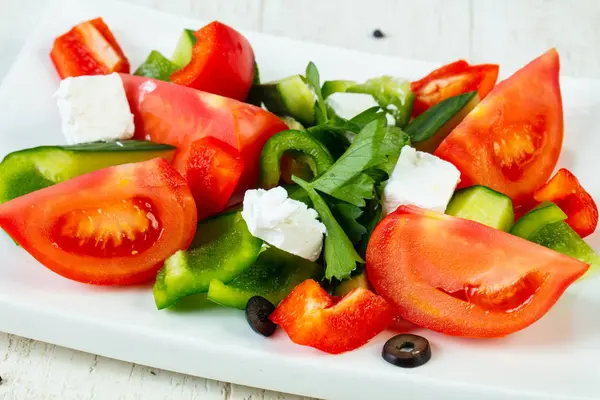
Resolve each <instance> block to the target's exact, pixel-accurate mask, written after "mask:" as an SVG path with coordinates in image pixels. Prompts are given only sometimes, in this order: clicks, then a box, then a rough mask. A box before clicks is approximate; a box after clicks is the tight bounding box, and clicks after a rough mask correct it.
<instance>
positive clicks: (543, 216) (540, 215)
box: [510, 201, 567, 240]
mask: <svg viewBox="0 0 600 400" xmlns="http://www.w3.org/2000/svg"><path fill="white" fill-rule="evenodd" d="M565 219H567V214H565V213H564V212H563V210H561V209H560V207H559V206H557V205H556V204H554V203H552V202H549V201H545V202H543V203H542V204H540V205H539V206H537V207H536V208H534V209H533V210H531V211H529V212H528V213H527V214H525V215H523V216H522V217H521V219H519V221H517V223H516V224H515V226H514V227H513V228H512V229H511V231H510V233H512V234H513V235H515V236H519V237H522V238H523V239H527V240H530V238H531V237H532V236H533V235H534V234H535V233H536V232H537V231H538V230H540V229H541V228H542V227H544V226H546V225H548V224H553V223H555V222H559V221H564V220H565Z"/></svg>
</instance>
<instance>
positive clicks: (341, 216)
mask: <svg viewBox="0 0 600 400" xmlns="http://www.w3.org/2000/svg"><path fill="white" fill-rule="evenodd" d="M331 211H332V212H333V215H334V216H335V217H336V218H337V220H338V222H339V223H340V226H341V227H342V228H344V232H346V234H347V235H348V238H349V239H350V240H351V241H352V243H358V242H360V239H361V238H362V236H363V235H364V234H366V233H367V229H366V228H365V227H364V226H362V225H361V224H360V222H358V218H359V217H360V216H361V215H362V214H363V210H361V209H360V208H358V207H356V206H353V205H352V204H348V203H343V202H339V203H335V204H333V205H332V206H331Z"/></svg>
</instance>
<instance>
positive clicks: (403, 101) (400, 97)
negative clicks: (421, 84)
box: [321, 75, 415, 128]
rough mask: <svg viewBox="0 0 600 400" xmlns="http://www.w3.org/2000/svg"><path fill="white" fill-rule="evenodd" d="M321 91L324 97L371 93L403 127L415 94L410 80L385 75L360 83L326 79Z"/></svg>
mask: <svg viewBox="0 0 600 400" xmlns="http://www.w3.org/2000/svg"><path fill="white" fill-rule="evenodd" d="M321 93H322V94H323V98H324V99H326V98H327V97H329V96H331V95H332V94H334V93H362V94H368V95H371V96H372V97H373V99H374V100H375V101H376V102H377V104H379V106H380V107H381V108H382V109H384V110H385V111H386V112H387V113H388V114H390V115H391V116H392V117H394V121H395V124H396V126H397V127H399V128H404V127H405V126H406V125H407V124H408V122H409V121H410V117H411V114H412V108H413V104H414V101H415V94H414V93H413V92H412V91H411V90H410V82H408V81H406V80H403V79H398V78H394V77H392V76H387V75H385V76H381V77H378V78H372V79H369V80H367V81H366V82H364V83H360V84H359V83H356V82H354V81H347V80H339V81H326V82H325V83H323V87H322V89H321Z"/></svg>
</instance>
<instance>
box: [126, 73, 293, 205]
mask: <svg viewBox="0 0 600 400" xmlns="http://www.w3.org/2000/svg"><path fill="white" fill-rule="evenodd" d="M121 78H122V79H123V83H124V85H125V91H126V93H127V98H128V100H129V105H130V107H131V112H132V113H133V115H134V118H135V138H137V139H141V140H151V141H153V142H156V143H167V144H170V145H173V146H176V147H177V148H178V151H177V153H176V154H175V160H174V165H176V166H178V168H177V169H178V171H179V172H180V173H184V171H183V169H181V168H180V166H181V165H182V163H180V162H179V161H178V159H180V158H184V159H189V155H188V153H189V152H190V151H191V150H192V147H191V143H192V142H194V141H196V140H198V139H201V138H204V137H208V136H210V137H214V138H216V139H219V140H221V141H222V142H225V143H227V144H229V145H230V146H232V147H233V148H234V149H236V150H237V151H239V153H240V156H241V158H242V160H243V163H244V170H243V173H242V176H241V177H240V179H239V182H238V185H237V187H236V192H237V193H241V192H243V191H245V190H246V189H249V188H251V187H254V186H255V185H256V183H257V182H258V176H259V172H260V163H259V160H260V153H261V151H262V148H263V147H264V145H265V143H266V142H267V140H269V138H270V137H271V136H273V135H274V134H275V133H277V132H280V131H283V130H286V129H287V125H285V123H284V122H283V121H281V119H279V118H278V117H277V116H275V115H274V114H271V113H270V112H268V111H266V110H263V109H261V108H258V107H255V106H252V105H250V104H246V103H242V102H239V101H236V100H233V99H228V98H226V97H221V96H217V95H214V94H211V93H206V92H201V91H199V90H195V89H191V88H187V87H184V86H179V85H174V84H171V83H167V82H162V81H157V80H155V79H150V78H143V77H138V76H133V75H126V74H122V75H121ZM197 200H201V199H197Z"/></svg>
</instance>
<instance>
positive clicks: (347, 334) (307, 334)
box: [269, 279, 394, 354]
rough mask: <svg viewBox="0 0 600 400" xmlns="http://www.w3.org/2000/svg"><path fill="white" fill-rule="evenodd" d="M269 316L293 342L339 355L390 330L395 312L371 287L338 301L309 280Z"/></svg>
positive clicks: (358, 290) (296, 288) (349, 294)
mask: <svg viewBox="0 0 600 400" xmlns="http://www.w3.org/2000/svg"><path fill="white" fill-rule="evenodd" d="M269 318H270V319H271V321H273V322H275V323H276V324H278V325H279V326H281V327H282V328H283V330H284V331H285V332H286V333H287V334H288V336H289V337H290V339H291V340H292V342H294V343H296V344H301V345H305V346H311V347H314V348H316V349H319V350H321V351H324V352H326V353H331V354H339V353H343V352H345V351H350V350H354V349H357V348H359V347H360V346H362V345H363V344H365V343H367V342H368V341H369V340H371V339H372V338H373V337H375V336H376V335H377V334H379V333H380V332H382V331H383V330H384V329H386V328H387V327H388V326H389V325H390V324H391V323H392V321H393V318H394V312H393V309H392V308H391V307H390V305H389V304H388V303H387V302H386V301H385V300H384V299H383V298H382V297H379V296H377V295H376V294H374V293H373V292H371V291H369V290H367V289H364V288H359V289H354V290H353V291H351V292H350V293H348V294H347V295H346V296H344V297H343V298H342V299H341V300H338V299H334V298H333V297H332V296H330V295H329V294H327V292H326V291H325V290H324V289H323V288H322V287H321V286H320V285H319V284H318V283H317V282H316V281H314V280H312V279H309V280H306V281H304V282H302V283H301V284H300V285H298V286H296V287H295V288H294V290H292V292H291V293H290V294H289V295H288V296H287V297H286V298H285V299H284V300H283V301H282V302H281V303H280V304H279V306H277V308H276V309H275V311H274V312H273V313H272V314H271V316H270V317H269Z"/></svg>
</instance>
